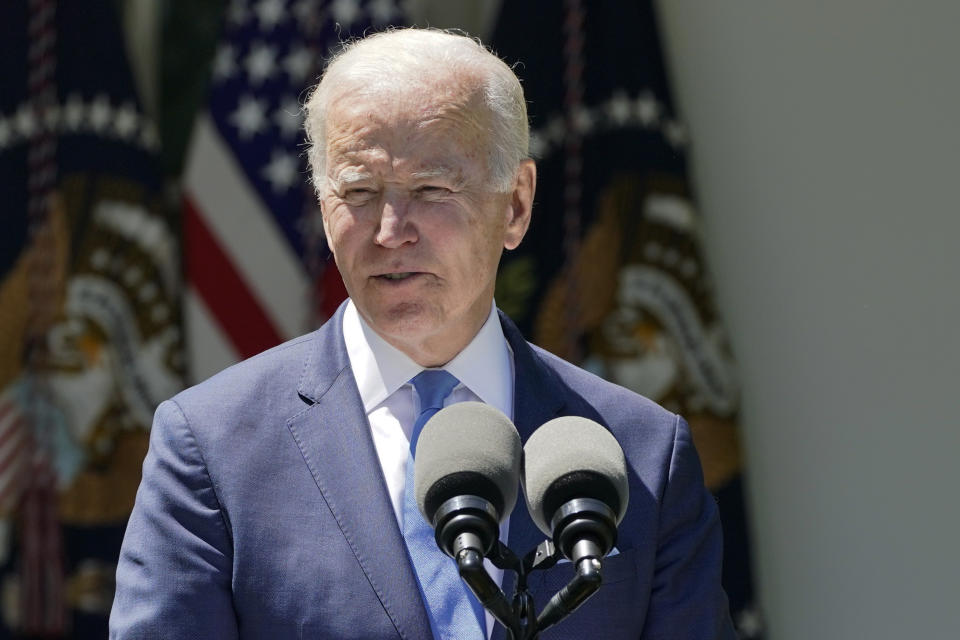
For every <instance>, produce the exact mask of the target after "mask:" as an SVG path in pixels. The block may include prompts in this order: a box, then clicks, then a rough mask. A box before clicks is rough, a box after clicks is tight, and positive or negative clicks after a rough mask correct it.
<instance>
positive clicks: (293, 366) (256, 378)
mask: <svg viewBox="0 0 960 640" xmlns="http://www.w3.org/2000/svg"><path fill="white" fill-rule="evenodd" d="M315 336H316V332H315V331H314V332H311V333H308V334H305V335H302V336H299V337H296V338H293V339H292V340H289V341H287V342H284V343H282V344H279V345H277V346H275V347H273V348H271V349H267V350H266V351H263V352H261V353H258V354H257V355H255V356H251V357H250V358H247V359H246V360H243V361H241V362H238V363H237V364H234V365H231V366H229V367H227V368H226V369H223V370H222V371H220V372H218V373H215V374H213V375H212V376H210V377H209V378H207V379H206V380H203V381H202V382H199V383H197V384H195V385H193V386H192V387H189V388H187V389H184V390H183V391H181V392H180V393H178V394H177V395H176V396H174V397H173V401H174V402H176V403H177V404H178V405H180V406H181V408H182V410H183V411H184V412H185V413H186V414H189V413H191V409H192V408H194V407H203V406H206V405H208V404H209V403H210V402H211V401H214V402H217V403H220V404H221V406H222V407H223V409H224V410H226V405H228V404H229V405H235V404H238V403H240V404H242V403H245V402H249V401H250V400H251V399H256V400H260V401H262V400H263V399H265V398H267V397H275V398H280V397H284V396H286V395H291V396H296V394H297V391H296V386H297V381H298V380H299V378H300V374H301V372H302V369H303V366H304V363H305V362H306V361H307V359H308V357H309V354H310V349H311V346H312V345H313V341H314V338H315Z"/></svg>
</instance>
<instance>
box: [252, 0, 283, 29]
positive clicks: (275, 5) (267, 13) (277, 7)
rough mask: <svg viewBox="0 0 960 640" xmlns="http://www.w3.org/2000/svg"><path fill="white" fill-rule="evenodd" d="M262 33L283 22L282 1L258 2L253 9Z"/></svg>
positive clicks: (265, 0) (264, 0)
mask: <svg viewBox="0 0 960 640" xmlns="http://www.w3.org/2000/svg"><path fill="white" fill-rule="evenodd" d="M253 10H254V11H255V12H256V13H257V18H258V19H259V20H260V28H261V29H262V30H263V31H271V30H272V29H274V28H275V27H276V26H277V25H278V24H280V23H281V22H282V21H283V18H284V11H283V0H260V2H258V3H257V6H256V7H254V9H253Z"/></svg>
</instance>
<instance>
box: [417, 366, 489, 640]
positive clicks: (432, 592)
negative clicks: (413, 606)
mask: <svg viewBox="0 0 960 640" xmlns="http://www.w3.org/2000/svg"><path fill="white" fill-rule="evenodd" d="M411 382H412V383H413V386H414V388H415V389H416V390H417V396H419V398H420V415H419V416H418V417H417V421H416V422H415V423H414V425H413V434H412V435H411V436H410V459H409V460H407V481H406V486H405V487H404V490H403V537H404V539H405V540H406V542H407V551H408V552H409V553H410V559H411V561H412V562H413V568H414V572H415V573H416V574H417V580H418V581H419V583H420V591H421V592H422V593H423V599H424V601H425V602H426V603H427V613H428V614H429V616H430V626H431V627H433V636H434V638H436V639H437V640H486V637H487V634H486V631H485V629H486V618H485V615H484V613H483V607H481V605H480V603H479V602H477V599H476V598H475V597H474V596H473V594H472V593H470V591H469V589H468V588H467V585H466V584H465V583H464V582H463V580H461V579H460V574H459V573H458V572H457V564H456V562H455V561H454V560H453V559H451V558H450V557H449V556H448V555H447V554H445V553H444V552H443V551H441V550H440V548H439V547H438V546H437V543H436V541H435V539H434V537H433V527H431V526H430V524H428V523H427V521H426V520H424V518H423V515H421V513H420V509H419V508H418V507H417V499H416V494H415V492H414V487H413V454H414V452H415V451H416V448H417V439H418V438H419V437H420V431H422V430H423V425H425V424H426V423H427V420H429V419H430V418H432V417H433V414H435V413H436V412H437V411H439V410H440V409H441V408H443V401H444V399H445V398H446V397H447V396H448V395H450V392H451V391H453V388H454V387H456V386H457V383H458V382H459V380H457V379H456V378H455V377H453V376H452V375H450V374H449V373H447V372H446V371H443V370H440V369H427V370H425V371H421V372H420V373H419V374H418V375H416V376H415V377H414V378H413V380H411Z"/></svg>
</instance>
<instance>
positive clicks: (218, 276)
mask: <svg viewBox="0 0 960 640" xmlns="http://www.w3.org/2000/svg"><path fill="white" fill-rule="evenodd" d="M183 203H184V213H185V216H184V223H183V236H184V255H185V261H186V270H187V271H186V273H187V279H188V280H189V281H190V283H191V284H192V285H193V287H194V288H195V289H196V290H197V292H198V293H199V295H200V297H201V298H203V301H204V302H205V303H206V305H207V307H208V308H209V309H210V312H211V313H212V314H213V316H214V318H216V320H217V323H218V324H219V325H220V328H221V329H222V330H223V332H224V333H225V334H226V336H227V338H228V339H229V340H230V342H231V344H233V347H234V349H236V350H237V352H238V353H239V354H240V356H241V357H243V358H249V357H250V356H252V355H255V354H257V353H260V352H261V351H263V350H264V349H269V348H270V347H273V346H276V345H278V344H280V343H281V342H283V338H282V337H281V335H280V332H279V331H277V328H276V327H275V326H274V324H273V322H272V321H271V320H270V317H269V316H268V315H267V313H266V311H265V310H264V308H263V306H262V305H261V304H260V301H259V300H257V298H256V297H255V296H254V294H253V292H252V291H251V290H250V289H249V288H248V287H247V284H246V282H244V280H243V278H242V277H241V276H240V274H239V273H238V272H237V270H236V268H235V267H234V265H233V261H231V260H230V257H229V256H228V255H227V254H226V252H225V251H224V250H223V248H222V247H221V246H220V243H219V242H218V241H217V238H216V237H214V235H213V233H212V232H211V231H210V228H209V227H208V226H207V224H206V222H205V221H204V220H203V216H201V214H200V211H199V210H198V209H197V207H196V206H195V205H194V203H193V202H192V201H191V200H190V198H189V196H184V198H183Z"/></svg>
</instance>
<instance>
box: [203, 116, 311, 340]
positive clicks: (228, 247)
mask: <svg viewBox="0 0 960 640" xmlns="http://www.w3.org/2000/svg"><path fill="white" fill-rule="evenodd" d="M189 158H190V161H189V164H188V167H187V172H186V178H185V185H186V193H188V194H189V197H190V198H191V200H192V202H193V204H194V205H195V210H196V211H197V212H198V214H200V215H201V216H202V218H203V220H204V222H205V225H206V226H207V228H208V229H209V233H210V235H212V236H214V237H216V238H217V240H218V242H219V244H220V246H221V247H222V250H223V252H224V253H226V254H227V255H229V258H230V259H229V261H230V262H231V263H232V264H233V266H234V270H235V272H236V273H237V275H238V278H239V280H240V281H241V282H243V283H245V288H247V289H249V290H250V291H251V293H252V294H253V295H254V296H255V297H256V298H257V299H258V300H260V301H262V303H263V304H262V309H263V310H264V312H265V313H266V314H267V316H268V317H269V318H270V319H271V324H272V325H273V326H275V327H277V329H278V331H279V333H280V335H282V336H283V337H284V338H292V337H294V336H296V335H299V334H301V333H303V332H304V331H305V330H308V329H311V328H312V327H311V326H310V325H309V317H310V278H309V277H308V275H307V272H306V269H305V267H304V266H303V263H302V261H301V260H300V258H299V257H298V256H297V255H296V253H295V252H294V251H293V249H292V248H291V246H290V244H289V242H288V241H287V239H286V238H285V237H284V235H283V233H282V232H281V231H280V230H279V228H278V227H277V224H276V222H275V221H274V218H273V216H272V215H271V212H270V211H269V210H268V209H267V208H266V207H264V206H263V202H262V200H261V199H260V197H259V195H258V194H257V192H256V191H255V190H254V189H253V188H252V187H251V186H250V183H249V181H248V180H247V179H246V178H245V176H244V174H243V170H242V169H241V168H240V166H239V165H238V164H237V160H236V158H235V156H234V155H233V154H232V153H231V151H230V149H229V148H228V147H227V145H226V143H225V142H224V140H223V139H222V138H221V137H220V134H219V133H218V132H217V130H216V127H215V125H214V124H213V122H212V121H211V120H210V118H209V116H208V115H206V114H202V115H201V116H199V118H198V120H197V125H196V127H195V128H194V134H193V139H192V147H191V150H190V155H189ZM188 237H189V236H188ZM203 268H205V265H204V261H202V260H201V261H198V262H196V263H194V267H193V269H189V270H188V271H187V274H188V277H189V278H190V279H191V280H195V279H197V278H203V274H201V273H198V270H199V271H202V270H203ZM200 289H201V288H200V287H198V290H200ZM201 293H202V295H205V293H203V292H201ZM208 304H209V306H210V307H211V309H212V310H214V311H215V312H216V311H217V309H218V307H217V305H215V304H213V303H210V302H208ZM217 317H218V318H219V319H220V321H221V322H222V321H223V318H222V317H221V316H220V314H219V313H217Z"/></svg>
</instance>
